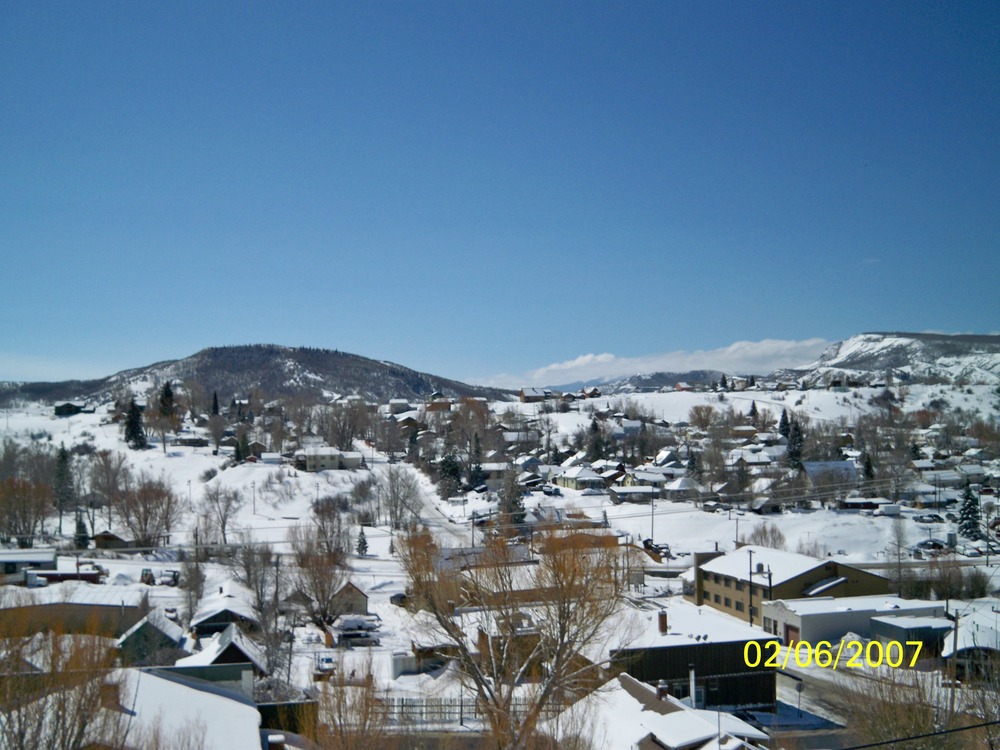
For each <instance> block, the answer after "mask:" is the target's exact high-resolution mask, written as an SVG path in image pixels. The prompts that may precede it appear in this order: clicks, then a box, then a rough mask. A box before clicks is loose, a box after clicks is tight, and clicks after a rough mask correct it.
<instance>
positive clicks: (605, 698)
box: [542, 674, 768, 750]
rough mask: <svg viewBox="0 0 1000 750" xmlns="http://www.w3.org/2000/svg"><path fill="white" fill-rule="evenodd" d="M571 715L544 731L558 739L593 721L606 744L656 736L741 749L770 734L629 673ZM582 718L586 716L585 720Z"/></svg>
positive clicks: (666, 743) (702, 748) (693, 746)
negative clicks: (661, 690) (659, 692)
mask: <svg viewBox="0 0 1000 750" xmlns="http://www.w3.org/2000/svg"><path fill="white" fill-rule="evenodd" d="M566 714H568V715H569V716H566V715H564V716H562V717H560V718H558V719H551V720H549V721H548V722H545V723H544V724H543V725H542V729H543V731H544V732H546V733H547V734H551V735H553V736H554V737H555V738H556V739H557V740H558V739H561V738H562V736H563V735H564V734H566V733H567V732H572V731H576V729H577V728H578V727H580V726H587V727H591V726H592V727H593V729H592V731H593V732H596V733H598V735H599V734H600V733H601V732H604V733H606V736H594V737H593V740H594V741H595V744H596V745H598V746H602V747H636V746H638V745H639V743H640V742H642V741H643V740H646V739H653V738H655V742H656V743H657V746H662V747H667V748H684V749H685V750H712V749H719V748H721V749H722V750H736V748H742V747H745V745H744V744H743V743H742V742H741V740H752V741H765V740H767V737H768V735H767V734H766V733H765V732H762V731H761V730H759V729H756V728H755V727H753V726H751V725H749V724H747V723H746V722H744V721H742V720H740V719H737V718H736V717H735V716H732V715H731V714H722V713H720V712H717V711H700V710H697V709H694V708H691V707H689V706H687V705H685V704H684V703H682V702H681V701H679V700H678V699H676V698H674V697H673V696H670V695H665V696H663V697H662V698H657V695H656V690H655V689H653V688H652V687H650V686H649V685H646V684H644V683H642V682H639V681H638V680H636V679H635V678H633V677H631V676H629V675H627V674H621V675H620V676H619V677H618V678H616V679H615V680H612V682H610V683H609V684H608V685H606V686H605V687H604V688H601V689H600V690H597V691H595V692H593V693H591V694H590V695H588V696H587V697H586V698H583V699H582V700H580V701H579V702H577V703H576V704H574V706H572V707H571V708H570V709H568V710H567V712H566ZM594 717H599V718H596V719H595V718H594ZM580 719H584V723H583V724H581V722H580ZM586 719H590V721H586ZM720 730H721V737H720Z"/></svg>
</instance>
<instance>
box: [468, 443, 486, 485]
mask: <svg viewBox="0 0 1000 750" xmlns="http://www.w3.org/2000/svg"><path fill="white" fill-rule="evenodd" d="M485 481H486V472H484V471H483V448H482V445H481V444H480V442H479V433H478V432H477V433H476V434H475V435H473V438H472V462H471V464H470V466H469V486H470V487H472V488H476V487H478V486H479V485H481V484H482V483H483V482H485Z"/></svg>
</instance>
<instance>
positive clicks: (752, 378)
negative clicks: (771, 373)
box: [750, 375, 757, 388]
mask: <svg viewBox="0 0 1000 750" xmlns="http://www.w3.org/2000/svg"><path fill="white" fill-rule="evenodd" d="M750 387H751V388H756V387H757V376H756V375H751V376H750Z"/></svg>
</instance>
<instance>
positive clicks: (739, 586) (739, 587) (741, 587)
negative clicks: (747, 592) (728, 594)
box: [736, 581, 743, 591]
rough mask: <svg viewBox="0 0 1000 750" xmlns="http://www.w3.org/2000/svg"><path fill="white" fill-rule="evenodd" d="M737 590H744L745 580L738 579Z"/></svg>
mask: <svg viewBox="0 0 1000 750" xmlns="http://www.w3.org/2000/svg"><path fill="white" fill-rule="evenodd" d="M736 590H737V591H742V590H743V581H737V582H736Z"/></svg>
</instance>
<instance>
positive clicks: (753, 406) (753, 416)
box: [747, 401, 759, 427]
mask: <svg viewBox="0 0 1000 750" xmlns="http://www.w3.org/2000/svg"><path fill="white" fill-rule="evenodd" d="M758 417H759V415H758V413H757V402H756V401H751V402H750V411H748V412H747V418H748V419H749V420H750V424H752V425H753V426H754V427H756V426H757V420H758Z"/></svg>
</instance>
